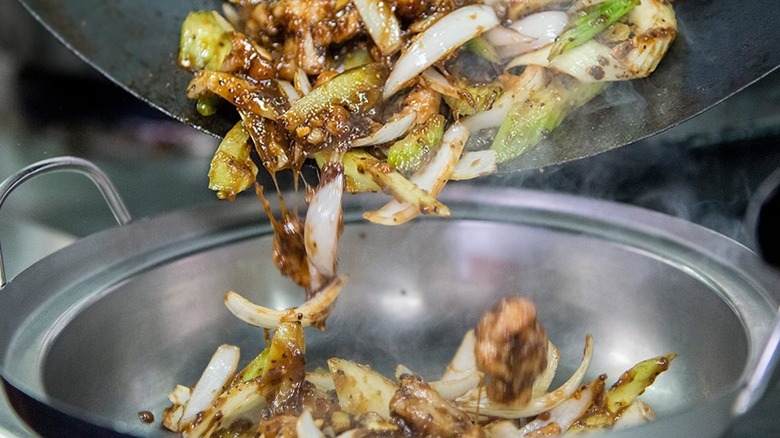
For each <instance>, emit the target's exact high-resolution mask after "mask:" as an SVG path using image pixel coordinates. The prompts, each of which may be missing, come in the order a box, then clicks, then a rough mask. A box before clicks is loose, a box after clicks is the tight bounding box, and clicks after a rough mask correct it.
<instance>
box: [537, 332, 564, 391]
mask: <svg viewBox="0 0 780 438" xmlns="http://www.w3.org/2000/svg"><path fill="white" fill-rule="evenodd" d="M560 360H561V352H560V350H558V347H556V346H555V344H553V343H552V341H550V340H549V339H548V340H547V368H545V369H544V372H543V373H542V375H541V376H539V377H538V378H537V379H536V380H535V381H534V386H533V388H532V389H531V397H538V396H540V395H542V394H544V393H545V392H547V390H548V389H550V384H551V383H552V381H553V378H555V372H556V371H558V363H559V362H560Z"/></svg>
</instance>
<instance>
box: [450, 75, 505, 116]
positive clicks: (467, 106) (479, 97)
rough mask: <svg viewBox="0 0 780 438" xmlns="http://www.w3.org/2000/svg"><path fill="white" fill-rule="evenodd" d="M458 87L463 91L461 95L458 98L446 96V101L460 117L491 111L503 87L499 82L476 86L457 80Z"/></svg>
mask: <svg viewBox="0 0 780 438" xmlns="http://www.w3.org/2000/svg"><path fill="white" fill-rule="evenodd" d="M456 85H457V86H458V88H460V89H461V92H460V93H459V95H458V96H457V97H456V96H450V95H444V101H445V102H446V103H447V105H448V106H449V107H450V109H451V110H452V112H453V113H455V114H456V115H457V116H458V117H461V116H470V115H473V114H476V113H480V112H482V111H487V110H489V109H490V108H491V107H492V106H493V102H495V101H496V98H497V97H498V96H499V95H500V94H501V85H500V84H499V83H498V82H491V83H489V84H485V85H475V84H471V83H469V82H468V81H466V80H463V79H457V80H456Z"/></svg>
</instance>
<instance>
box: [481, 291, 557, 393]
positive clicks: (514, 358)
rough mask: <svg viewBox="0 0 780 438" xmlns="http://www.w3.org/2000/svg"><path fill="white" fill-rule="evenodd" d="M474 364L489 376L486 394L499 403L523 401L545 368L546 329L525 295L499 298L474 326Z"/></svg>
mask: <svg viewBox="0 0 780 438" xmlns="http://www.w3.org/2000/svg"><path fill="white" fill-rule="evenodd" d="M475 335H476V344H475V346H474V353H475V355H476V358H477V367H478V368H479V369H480V370H481V371H483V372H484V373H485V374H486V375H487V377H488V383H487V395H488V398H490V400H493V401H496V402H500V403H512V404H518V405H522V404H524V403H526V402H528V401H529V400H530V399H531V391H532V388H533V383H534V381H535V380H536V379H537V378H538V377H539V376H540V375H541V374H542V373H543V372H544V370H545V368H547V345H548V342H547V341H548V339H547V333H545V331H544V329H543V328H542V326H541V325H540V324H539V322H538V321H537V320H536V307H534V304H533V303H532V302H531V301H530V300H528V299H525V298H519V297H513V298H505V299H503V300H501V302H499V303H498V304H497V305H496V306H495V307H494V308H493V309H492V310H491V311H489V312H487V313H486V314H485V315H484V316H483V317H482V319H481V320H480V321H479V324H478V325H477V328H476V330H475Z"/></svg>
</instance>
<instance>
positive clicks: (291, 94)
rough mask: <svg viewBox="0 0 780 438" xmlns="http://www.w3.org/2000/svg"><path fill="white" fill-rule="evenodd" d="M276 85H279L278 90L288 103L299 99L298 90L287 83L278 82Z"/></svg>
mask: <svg viewBox="0 0 780 438" xmlns="http://www.w3.org/2000/svg"><path fill="white" fill-rule="evenodd" d="M276 83H277V84H279V89H280V90H282V93H284V95H285V96H287V100H288V101H289V102H291V103H292V102H295V101H296V100H298V99H300V98H301V95H300V94H298V90H296V89H295V86H294V85H293V84H291V83H290V82H289V81H283V80H278V81H276Z"/></svg>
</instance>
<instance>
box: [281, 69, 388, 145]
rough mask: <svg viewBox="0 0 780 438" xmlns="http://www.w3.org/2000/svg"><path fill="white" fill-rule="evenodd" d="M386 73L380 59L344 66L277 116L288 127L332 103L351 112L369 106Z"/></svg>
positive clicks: (376, 95) (330, 105) (292, 126)
mask: <svg viewBox="0 0 780 438" xmlns="http://www.w3.org/2000/svg"><path fill="white" fill-rule="evenodd" d="M386 77H387V67H385V65H384V64H381V63H372V64H366V65H363V66H360V67H357V68H353V69H351V70H347V71H345V72H343V73H341V74H339V75H337V76H334V77H333V78H332V79H330V80H329V81H327V82H325V83H324V84H322V85H320V86H319V87H317V88H315V89H313V90H311V92H310V93H309V94H307V95H305V96H303V97H302V98H300V99H298V100H296V101H295V102H293V103H292V104H291V105H290V109H289V110H287V111H286V112H285V113H284V114H283V115H282V116H281V118H280V120H281V121H282V123H284V126H285V128H287V129H288V130H290V131H292V130H295V128H297V127H299V126H301V125H303V124H305V122H306V120H307V119H309V118H311V117H314V116H316V115H317V113H319V112H321V111H324V110H327V109H329V108H331V107H332V106H334V105H343V106H345V107H347V108H348V109H349V110H350V111H355V112H357V111H361V110H365V109H367V108H370V107H372V106H373V105H375V104H376V102H378V101H379V100H380V99H381V97H382V86H383V85H384V83H385V78H386Z"/></svg>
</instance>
